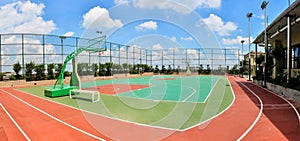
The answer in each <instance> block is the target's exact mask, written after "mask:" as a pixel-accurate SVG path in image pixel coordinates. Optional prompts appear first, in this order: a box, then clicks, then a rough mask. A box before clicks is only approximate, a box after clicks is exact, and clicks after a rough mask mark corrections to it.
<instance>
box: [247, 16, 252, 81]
mask: <svg viewBox="0 0 300 141" xmlns="http://www.w3.org/2000/svg"><path fill="white" fill-rule="evenodd" d="M252 15H253V14H252V13H251V12H248V13H247V18H248V37H249V43H248V45H249V48H248V49H249V55H248V61H249V62H248V75H249V78H248V80H249V81H250V80H251V78H250V77H251V73H250V71H251V65H250V61H251V58H250V45H251V42H250V18H251V17H252Z"/></svg>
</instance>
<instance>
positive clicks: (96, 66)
mask: <svg viewBox="0 0 300 141" xmlns="http://www.w3.org/2000/svg"><path fill="white" fill-rule="evenodd" d="M98 68H99V67H98V65H97V64H96V63H94V64H92V70H93V73H94V76H95V77H96V76H98V74H97V71H98Z"/></svg>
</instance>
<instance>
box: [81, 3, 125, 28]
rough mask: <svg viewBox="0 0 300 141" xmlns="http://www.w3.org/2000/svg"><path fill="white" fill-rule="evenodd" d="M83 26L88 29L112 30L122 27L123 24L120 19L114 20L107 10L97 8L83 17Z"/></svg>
mask: <svg viewBox="0 0 300 141" xmlns="http://www.w3.org/2000/svg"><path fill="white" fill-rule="evenodd" d="M82 26H83V27H84V28H86V29H97V28H100V29H112V28H120V27H122V26H123V23H122V22H121V20H119V19H112V18H111V17H110V15H109V12H108V10H107V9H105V8H101V7H100V6H97V7H94V8H92V9H91V10H90V11H89V12H87V13H86V14H84V15H83V23H82Z"/></svg>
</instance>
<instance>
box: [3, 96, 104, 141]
mask: <svg viewBox="0 0 300 141" xmlns="http://www.w3.org/2000/svg"><path fill="white" fill-rule="evenodd" d="M1 91H3V92H5V93H7V94H9V95H10V96H12V97H14V98H15V99H18V100H19V101H21V102H23V103H24V104H26V105H28V106H29V107H31V108H33V109H35V110H37V111H39V112H41V113H43V114H45V115H46V116H48V117H50V118H52V119H54V120H56V121H58V122H60V123H62V124H64V125H66V126H69V127H70V128H73V129H75V130H77V131H79V132H81V133H83V134H86V135H88V136H90V137H92V138H95V139H97V140H101V141H105V139H102V138H100V137H97V136H95V135H93V134H91V133H88V132H86V131H84V130H82V129H79V128H77V127H75V126H73V125H71V124H68V123H66V122H64V121H62V120H60V119H58V118H56V117H54V116H52V115H50V114H48V113H47V112H45V111H43V110H41V109H39V108H37V107H35V106H33V105H31V104H29V103H28V102H26V101H24V100H22V99H20V98H19V97H17V96H15V95H13V94H11V93H9V92H7V91H5V90H1Z"/></svg>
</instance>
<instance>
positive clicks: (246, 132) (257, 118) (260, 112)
mask: <svg viewBox="0 0 300 141" xmlns="http://www.w3.org/2000/svg"><path fill="white" fill-rule="evenodd" d="M234 79H235V80H236V82H238V83H240V84H241V85H242V86H244V87H245V88H246V89H247V90H248V91H250V92H251V93H252V94H253V95H254V96H256V97H257V99H258V100H259V102H260V111H259V113H258V115H257V117H256V119H255V120H254V122H253V123H252V124H251V126H250V127H249V128H248V129H247V130H246V131H245V132H244V133H243V134H242V135H241V136H240V137H239V138H238V139H237V141H240V140H242V139H243V138H244V137H245V136H246V135H247V134H248V133H249V132H250V131H251V130H252V129H253V127H254V126H255V125H256V123H257V122H258V120H259V119H260V117H261V115H262V111H263V102H262V100H261V99H260V97H259V96H258V95H257V94H256V93H254V92H253V91H252V90H250V89H249V88H248V87H247V86H246V85H245V84H243V83H241V82H240V81H239V80H237V79H236V78H234Z"/></svg>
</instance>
